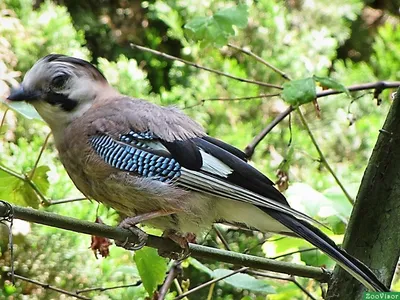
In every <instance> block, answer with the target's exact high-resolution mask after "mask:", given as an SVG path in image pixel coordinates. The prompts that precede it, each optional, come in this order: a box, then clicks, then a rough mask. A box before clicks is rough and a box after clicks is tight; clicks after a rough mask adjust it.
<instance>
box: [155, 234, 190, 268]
mask: <svg viewBox="0 0 400 300" xmlns="http://www.w3.org/2000/svg"><path fill="white" fill-rule="evenodd" d="M163 237H168V238H169V239H171V240H173V241H174V242H175V243H177V244H178V245H179V246H180V247H181V248H182V251H181V252H179V253H175V252H173V253H170V252H168V253H164V252H161V251H160V250H159V252H158V254H159V255H161V256H163V257H168V258H171V259H174V260H177V261H183V260H185V259H186V258H188V257H189V256H190V249H189V242H194V240H195V235H194V234H187V235H185V236H182V235H179V234H178V233H177V232H176V231H174V230H166V231H164V233H163Z"/></svg>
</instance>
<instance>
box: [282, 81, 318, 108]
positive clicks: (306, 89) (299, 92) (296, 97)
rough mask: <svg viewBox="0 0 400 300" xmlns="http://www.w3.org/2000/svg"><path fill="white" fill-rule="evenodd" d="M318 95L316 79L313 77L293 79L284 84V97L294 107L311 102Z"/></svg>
mask: <svg viewBox="0 0 400 300" xmlns="http://www.w3.org/2000/svg"><path fill="white" fill-rule="evenodd" d="M316 97H317V92H316V89H315V81H314V79H313V78H312V77H308V78H303V79H299V80H292V81H289V82H286V83H284V84H283V91H282V98H283V100H285V101H286V102H287V103H288V104H290V105H292V106H294V107H297V106H299V105H302V104H305V103H308V102H311V101H313V100H314V99H315V98H316Z"/></svg>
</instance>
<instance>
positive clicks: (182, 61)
mask: <svg viewBox="0 0 400 300" xmlns="http://www.w3.org/2000/svg"><path fill="white" fill-rule="evenodd" d="M130 46H131V47H132V48H133V49H139V50H141V51H146V52H150V53H152V54H155V55H158V56H161V57H164V58H166V59H170V60H176V61H180V62H181V63H184V64H186V65H189V66H192V67H195V68H197V69H201V70H205V71H208V72H211V73H215V74H218V75H221V76H225V77H228V78H230V79H234V80H237V81H240V82H245V83H250V84H256V85H259V86H263V87H268V88H275V89H279V90H282V87H281V86H280V85H276V84H271V83H266V82H261V81H257V80H250V79H245V78H241V77H237V76H233V75H230V74H227V73H224V72H221V71H218V70H214V69H211V68H207V67H203V66H200V65H198V64H196V63H193V62H191V61H188V60H184V59H182V58H179V57H176V56H172V55H169V54H166V53H163V52H160V51H157V50H153V49H150V48H147V47H143V46H139V45H136V44H133V43H131V44H130Z"/></svg>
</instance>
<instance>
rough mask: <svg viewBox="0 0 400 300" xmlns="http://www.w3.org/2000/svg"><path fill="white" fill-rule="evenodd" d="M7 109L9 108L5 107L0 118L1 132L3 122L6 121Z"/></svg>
mask: <svg viewBox="0 0 400 300" xmlns="http://www.w3.org/2000/svg"><path fill="white" fill-rule="evenodd" d="M9 110H10V109H9V108H8V107H7V108H6V110H5V111H4V114H3V118H1V123H0V132H1V129H2V128H3V125H4V123H5V122H6V115H7V113H8V111H9Z"/></svg>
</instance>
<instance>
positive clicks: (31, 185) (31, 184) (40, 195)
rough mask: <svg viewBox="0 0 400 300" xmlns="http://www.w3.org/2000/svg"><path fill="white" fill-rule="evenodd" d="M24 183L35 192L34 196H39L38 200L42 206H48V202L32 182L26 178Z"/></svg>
mask: <svg viewBox="0 0 400 300" xmlns="http://www.w3.org/2000/svg"><path fill="white" fill-rule="evenodd" d="M24 181H25V182H26V183H27V184H28V185H29V186H30V187H31V188H32V189H33V190H34V191H35V192H36V194H37V195H38V196H39V198H40V200H41V201H42V204H45V205H48V202H49V200H48V199H47V197H46V196H45V195H44V194H43V193H42V191H41V190H40V189H39V188H38V187H37V185H36V183H34V182H33V181H32V180H30V179H29V178H28V176H26V177H25V179H24Z"/></svg>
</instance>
